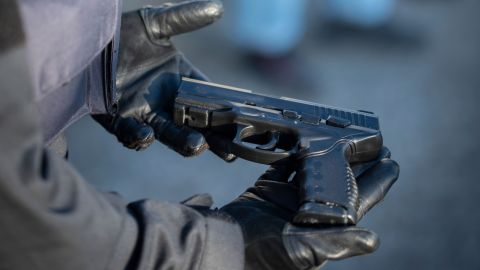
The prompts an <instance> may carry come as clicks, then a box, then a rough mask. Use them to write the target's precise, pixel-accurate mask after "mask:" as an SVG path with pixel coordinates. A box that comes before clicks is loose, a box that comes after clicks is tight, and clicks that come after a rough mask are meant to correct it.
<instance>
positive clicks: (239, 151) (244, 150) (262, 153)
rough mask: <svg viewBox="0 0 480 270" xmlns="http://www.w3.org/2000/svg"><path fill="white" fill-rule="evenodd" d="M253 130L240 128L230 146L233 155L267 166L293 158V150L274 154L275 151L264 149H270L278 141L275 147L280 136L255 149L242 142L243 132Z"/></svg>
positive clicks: (247, 127) (248, 127)
mask: <svg viewBox="0 0 480 270" xmlns="http://www.w3.org/2000/svg"><path fill="white" fill-rule="evenodd" d="M252 128H253V127H252V126H243V127H239V128H238V131H237V134H236V135H235V138H234V139H233V141H232V142H231V145H230V149H231V150H232V154H234V155H235V156H237V157H241V158H243V159H246V160H250V161H253V162H256V163H261V164H267V165H268V164H273V163H276V162H279V161H280V160H284V159H288V158H290V156H292V154H293V152H292V151H293V150H290V151H284V152H274V151H270V150H269V149H268V148H267V149H262V147H264V146H267V147H269V146H270V144H271V143H272V140H277V141H275V145H276V143H277V142H278V139H276V137H278V135H274V136H273V138H272V140H271V141H270V142H268V143H267V144H265V145H259V146H256V147H255V148H252V147H250V146H249V145H248V144H247V143H245V142H244V141H242V138H241V134H242V131H243V132H244V131H245V129H252ZM276 133H278V132H276ZM274 134H275V133H274ZM275 145H274V147H275ZM274 147H273V148H274Z"/></svg>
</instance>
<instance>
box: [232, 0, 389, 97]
mask: <svg viewBox="0 0 480 270" xmlns="http://www.w3.org/2000/svg"><path fill="white" fill-rule="evenodd" d="M228 3H229V4H230V7H231V9H230V10H229V12H230V17H229V18H228V19H229V22H230V23H229V24H228V27H226V28H225V32H226V35H227V37H228V38H229V39H230V40H231V41H232V42H233V44H235V45H236V46H237V47H238V48H240V49H241V50H243V51H244V54H245V57H246V58H247V60H248V62H249V63H250V64H251V66H252V67H253V68H254V69H255V70H257V71H258V72H260V75H261V76H263V77H264V78H265V79H266V80H267V81H269V82H271V83H273V84H276V85H281V86H285V87H286V88H289V89H306V90H308V89H310V90H311V89H315V88H316V87H315V83H314V81H315V79H316V76H318V74H316V71H314V70H312V69H311V68H309V65H308V62H307V60H306V59H304V58H302V57H301V56H299V55H298V54H296V53H295V50H296V49H297V47H298V46H299V44H300V43H301V41H302V38H303V36H304V34H305V32H306V28H307V27H308V25H307V23H308V20H307V15H308V14H309V12H308V8H309V6H310V2H309V1H307V0H297V1H291V0H263V1H256V0H242V1H229V2H228ZM312 4H314V5H315V11H314V13H315V14H316V15H317V16H318V17H320V19H321V20H320V21H321V22H322V24H323V25H319V27H320V28H326V29H327V32H328V33H330V34H331V35H330V37H334V36H337V37H339V36H352V35H354V36H358V37H364V38H368V37H370V38H373V39H376V41H377V42H382V41H383V42H384V41H387V39H388V38H394V37H395V35H396V34H398V33H396V31H397V29H395V28H394V27H392V25H391V23H392V19H393V17H394V15H395V10H396V4H397V0H358V1H350V0H327V1H314V3H312ZM394 41H395V42H398V40H394Z"/></svg>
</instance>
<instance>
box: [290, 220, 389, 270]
mask: <svg viewBox="0 0 480 270" xmlns="http://www.w3.org/2000/svg"><path fill="white" fill-rule="evenodd" d="M283 243H284V245H285V248H286V250H287V253H288V254H289V256H290V258H291V259H292V260H293V262H294V263H295V264H296V265H297V266H298V269H309V268H311V267H316V266H318V265H320V264H322V263H323V262H325V261H326V260H340V259H345V258H349V257H353V256H358V255H363V254H368V253H372V252H373V251H375V250H376V249H377V248H378V246H379V243H380V242H379V238H378V236H377V235H376V234H375V233H374V232H372V231H369V230H367V229H364V228H360V227H354V226H352V227H331V228H306V227H297V226H293V225H291V224H287V225H285V227H284V230H283Z"/></svg>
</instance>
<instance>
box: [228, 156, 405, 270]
mask: <svg viewBox="0 0 480 270" xmlns="http://www.w3.org/2000/svg"><path fill="white" fill-rule="evenodd" d="M389 157H390V153H389V151H388V150H387V149H384V151H383V152H382V155H381V157H380V158H379V160H377V161H376V162H373V163H364V164H359V165H356V166H353V171H354V174H355V175H356V177H357V182H358V190H359V195H360V206H359V209H358V216H359V218H361V217H363V216H364V215H365V213H366V212H367V211H368V210H370V208H372V207H373V206H374V205H376V204H377V203H378V202H379V201H381V200H382V199H383V198H384V196H385V195H386V193H387V192H388V190H389V189H390V187H391V186H392V184H393V183H394V182H395V181H396V179H397V178H398V175H399V168H398V165H397V163H396V162H395V161H392V160H390V158H389ZM291 173H292V169H291V168H286V167H271V168H270V169H269V170H267V172H265V174H263V175H262V176H261V177H260V178H259V179H258V181H257V182H256V183H255V186H254V187H252V188H249V189H248V190H247V191H246V192H245V193H243V194H242V195H241V196H240V197H239V198H237V199H236V200H235V201H233V202H232V203H230V204H228V205H226V206H224V207H223V208H221V209H220V212H221V213H227V214H229V215H230V216H232V217H233V218H234V219H235V220H236V221H237V222H238V223H239V224H240V226H241V227H242V230H243V234H244V240H245V257H246V269H272V270H273V269H286V270H288V269H313V268H316V267H320V266H321V265H322V264H323V263H325V262H326V261H327V260H339V259H344V258H348V257H352V256H357V255H363V254H368V253H371V252H373V251H374V250H375V249H376V248H377V247H378V244H379V240H378V237H377V236H376V234H375V233H373V232H371V231H369V230H367V229H363V228H360V227H356V226H323V227H297V226H295V225H293V224H291V223H290V221H291V220H292V218H293V216H294V215H295V212H296V211H297V207H298V189H297V183H296V179H295V177H294V178H293V180H291V181H288V179H289V176H290V175H291Z"/></svg>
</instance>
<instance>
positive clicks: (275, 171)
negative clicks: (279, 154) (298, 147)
mask: <svg viewBox="0 0 480 270" xmlns="http://www.w3.org/2000/svg"><path fill="white" fill-rule="evenodd" d="M294 170H295V167H294V166H293V165H292V164H284V165H283V164H282V165H272V166H270V167H269V168H268V169H267V170H266V171H265V172H264V173H263V174H262V175H260V177H259V178H258V180H257V181H260V180H268V181H276V182H283V183H287V182H288V180H289V179H290V176H291V175H292V173H293V172H294Z"/></svg>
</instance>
